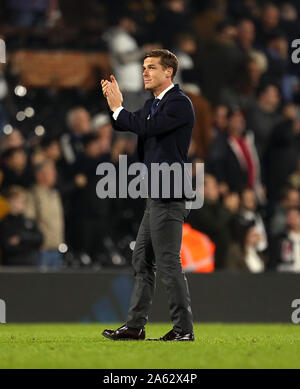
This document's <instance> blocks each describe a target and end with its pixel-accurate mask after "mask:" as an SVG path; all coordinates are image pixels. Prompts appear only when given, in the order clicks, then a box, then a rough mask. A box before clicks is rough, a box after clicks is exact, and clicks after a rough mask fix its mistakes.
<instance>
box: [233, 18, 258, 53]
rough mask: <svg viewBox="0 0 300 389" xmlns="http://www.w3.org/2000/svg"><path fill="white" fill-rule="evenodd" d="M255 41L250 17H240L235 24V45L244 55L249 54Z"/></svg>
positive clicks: (253, 27) (253, 26)
mask: <svg viewBox="0 0 300 389" xmlns="http://www.w3.org/2000/svg"><path fill="white" fill-rule="evenodd" d="M254 41H255V24H254V23H253V22H252V20H250V19H242V20H240V21H239V23H238V25H237V36H236V42H237V46H238V47H239V48H240V50H241V52H242V53H243V54H245V55H249V54H250V52H251V50H253V45H254Z"/></svg>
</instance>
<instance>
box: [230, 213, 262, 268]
mask: <svg viewBox="0 0 300 389" xmlns="http://www.w3.org/2000/svg"><path fill="white" fill-rule="evenodd" d="M261 239H262V236H261V234H260V233H259V232H258V231H257V229H256V227H255V224H254V221H250V222H249V221H247V220H245V219H244V220H243V221H241V222H240V225H239V228H238V234H237V236H236V238H235V240H234V242H233V243H232V244H231V245H230V247H229V248H228V252H227V256H226V260H225V268H226V269H227V270H233V271H246V272H251V273H261V272H263V271H264V270H265V263H266V260H267V259H266V257H264V256H262V255H261V254H259V253H258V251H257V246H258V245H259V243H260V241H261Z"/></svg>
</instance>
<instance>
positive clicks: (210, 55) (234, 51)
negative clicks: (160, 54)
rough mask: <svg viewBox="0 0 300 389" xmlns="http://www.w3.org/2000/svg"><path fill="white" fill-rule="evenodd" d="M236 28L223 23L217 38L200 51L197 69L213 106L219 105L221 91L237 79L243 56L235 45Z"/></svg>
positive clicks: (219, 27)
mask: <svg viewBox="0 0 300 389" xmlns="http://www.w3.org/2000/svg"><path fill="white" fill-rule="evenodd" d="M235 37H236V28H235V26H234V25H233V23H229V22H222V23H219V24H218V25H217V27H216V34H215V38H214V39H213V40H212V41H211V42H209V43H207V45H205V46H204V47H202V48H201V49H199V52H198V60H197V65H196V66H197V68H198V70H199V83H200V85H201V89H202V91H203V94H204V96H205V97H207V98H208V100H209V101H210V102H211V103H212V104H217V103H219V95H220V91H221V90H222V89H223V88H224V87H225V86H227V85H229V84H230V83H231V82H232V81H233V80H234V78H235V74H236V72H237V69H238V67H239V65H240V61H241V59H242V55H241V53H240V50H239V49H238V47H237V46H236V44H235Z"/></svg>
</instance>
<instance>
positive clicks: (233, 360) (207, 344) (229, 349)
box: [0, 323, 300, 374]
mask: <svg viewBox="0 0 300 389" xmlns="http://www.w3.org/2000/svg"><path fill="white" fill-rule="evenodd" d="M104 328H117V326H116V324H113V325H107V324H102V323H101V324H26V325H25V324H24V325H23V324H0V368H22V369H23V368H76V369H80V368H96V369H114V368H154V369H155V368H161V369H165V368H167V369H168V368H174V369H177V368H178V369H179V368H197V369H201V368H206V369H210V368H277V369H278V368H300V325H292V324H196V325H195V337H196V340H195V342H147V341H134V342H132V341H130V342H129V341H126V342H125V341H122V342H121V341H111V340H109V339H106V338H104V337H103V336H101V332H102V330H103V329H104ZM169 329H170V325H169V324H149V325H148V326H147V332H146V336H147V337H158V336H161V335H163V334H165V333H166V332H167V331H168V330H169ZM0 374H1V373H0Z"/></svg>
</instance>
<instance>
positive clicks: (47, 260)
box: [25, 160, 65, 268]
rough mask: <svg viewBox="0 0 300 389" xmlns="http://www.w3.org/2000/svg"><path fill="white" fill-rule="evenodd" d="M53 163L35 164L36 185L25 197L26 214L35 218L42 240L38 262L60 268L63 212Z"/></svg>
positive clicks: (47, 161) (46, 266)
mask: <svg viewBox="0 0 300 389" xmlns="http://www.w3.org/2000/svg"><path fill="white" fill-rule="evenodd" d="M55 183H56V169H55V165H54V164H53V162H52V161H50V160H44V161H42V162H41V163H40V164H38V165H37V166H35V184H34V185H33V187H32V188H31V190H30V191H29V193H28V197H27V204H26V209H25V214H26V216H27V217H29V218H31V219H34V220H35V221H36V224H37V226H38V228H39V229H40V231H41V232H42V234H43V237H44V240H43V244H42V247H41V253H40V257H39V261H38V263H39V265H40V266H42V267H45V268H60V267H61V265H62V254H61V252H60V251H59V248H60V247H59V246H60V245H61V244H63V243H64V241H65V239H64V215H63V205H62V201H61V197H60V195H59V192H58V191H57V189H55V188H54V186H55Z"/></svg>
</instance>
